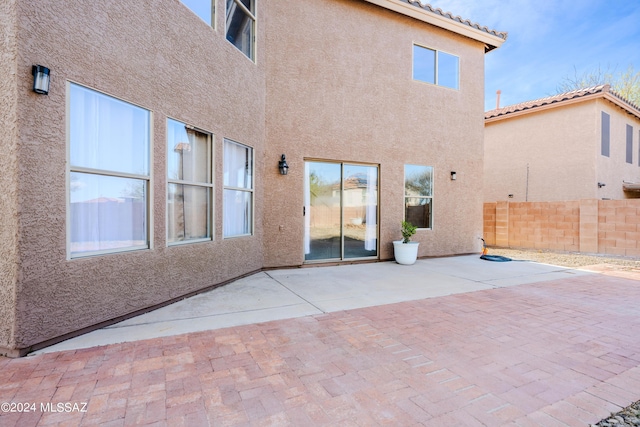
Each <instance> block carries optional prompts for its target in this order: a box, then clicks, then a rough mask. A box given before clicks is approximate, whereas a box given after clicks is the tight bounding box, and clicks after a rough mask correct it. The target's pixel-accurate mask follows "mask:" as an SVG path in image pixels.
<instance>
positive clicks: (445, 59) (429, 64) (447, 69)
mask: <svg viewBox="0 0 640 427" xmlns="http://www.w3.org/2000/svg"><path fill="white" fill-rule="evenodd" d="M413 79H414V80H419V81H422V82H426V83H431V84H434V85H438V86H444V87H448V88H451V89H459V87H460V58H458V57H457V56H455V55H451V54H449V53H445V52H440V51H437V50H433V49H429V48H426V47H422V46H418V45H413Z"/></svg>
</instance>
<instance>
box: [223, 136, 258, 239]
mask: <svg viewBox="0 0 640 427" xmlns="http://www.w3.org/2000/svg"><path fill="white" fill-rule="evenodd" d="M223 176H224V177H223V180H224V218H223V235H224V237H234V236H246V235H250V234H252V232H253V231H252V228H253V149H252V148H251V147H247V146H246V145H242V144H238V143H237V142H234V141H230V140H228V139H225V140H224V172H223Z"/></svg>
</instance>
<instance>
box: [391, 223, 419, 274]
mask: <svg viewBox="0 0 640 427" xmlns="http://www.w3.org/2000/svg"><path fill="white" fill-rule="evenodd" d="M417 229H418V227H416V226H415V225H413V224H411V223H410V222H408V221H402V224H401V229H400V232H401V233H402V240H397V241H394V242H393V256H394V257H395V260H396V262H397V263H398V264H403V265H411V264H415V262H416V260H417V259H418V246H419V245H420V243H418V242H412V241H411V236H413V235H414V234H416V231H417Z"/></svg>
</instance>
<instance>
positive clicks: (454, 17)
mask: <svg viewBox="0 0 640 427" xmlns="http://www.w3.org/2000/svg"><path fill="white" fill-rule="evenodd" d="M402 1H403V2H405V3H408V4H411V5H413V6H416V7H419V8H421V9H424V10H428V11H429V12H432V13H435V14H437V15H440V16H443V17H445V18H449V19H451V20H452V21H456V22H460V23H461V24H465V25H468V26H469V27H472V28H475V29H476V30H480V31H484V32H485V33H488V34H491V35H494V36H496V37H500V38H501V39H502V40H507V36H508V33H507V32H505V31H496V30H492V29H490V28H488V27H486V26H484V25H480V24H478V23H476V22H473V21H470V20H468V19H464V18H461V17H460V16H458V15H453V14H452V13H451V12H445V11H443V10H442V9H440V8H439V7H433V6H431V5H430V4H428V3H425V4H422V2H421V1H420V0H402Z"/></svg>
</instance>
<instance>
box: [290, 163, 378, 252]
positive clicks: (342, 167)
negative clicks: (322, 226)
mask: <svg viewBox="0 0 640 427" xmlns="http://www.w3.org/2000/svg"><path fill="white" fill-rule="evenodd" d="M308 163H326V164H332V165H338V166H340V257H339V258H322V259H311V260H307V259H305V258H306V256H305V255H306V253H305V246H306V240H307V238H308V237H307V223H306V221H307V218H309V219H310V218H311V217H310V215H311V211H310V209H308V207H307V205H306V200H307V195H306V194H304V198H303V200H304V207H305V211H304V216H303V221H304V224H303V245H302V257H303V260H304V261H303V263H304V264H320V263H331V262H334V263H335V262H351V261H371V260H376V259H380V164H378V163H364V162H350V161H340V160H327V159H316V158H304V164H305V167H304V175H305V176H304V180H305V182H306V180H307V179H308V176H306V175H307V164H308ZM345 165H349V166H365V167H374V168H376V172H377V174H376V180H377V183H376V184H377V185H376V210H375V213H376V254H375V255H373V256H365V257H350V258H345V247H344V243H345V209H344V208H345V203H344V191H345V185H344V183H345V176H344V171H345ZM307 191H308V187H307V185H306V184H305V185H303V192H305V193H306V192H307ZM309 206H310V204H309Z"/></svg>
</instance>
